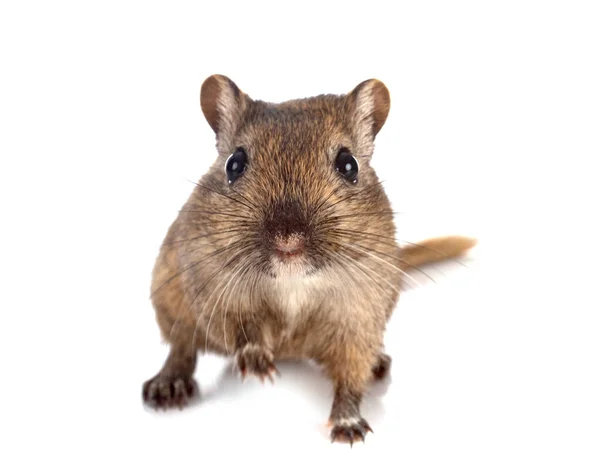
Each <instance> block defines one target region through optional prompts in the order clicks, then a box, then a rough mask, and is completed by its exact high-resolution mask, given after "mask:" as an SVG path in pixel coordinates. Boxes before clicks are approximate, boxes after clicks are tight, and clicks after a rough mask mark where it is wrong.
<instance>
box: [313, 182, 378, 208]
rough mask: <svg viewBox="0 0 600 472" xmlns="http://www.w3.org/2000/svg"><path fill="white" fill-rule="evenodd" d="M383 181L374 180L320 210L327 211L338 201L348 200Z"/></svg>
mask: <svg viewBox="0 0 600 472" xmlns="http://www.w3.org/2000/svg"><path fill="white" fill-rule="evenodd" d="M383 182H384V181H383V180H380V181H378V182H376V183H375V184H372V185H368V186H367V187H365V188H363V189H361V190H358V191H356V192H353V193H351V194H350V195H347V196H345V197H344V198H342V199H340V200H337V201H335V202H332V203H331V204H329V205H328V206H326V207H325V208H323V209H322V211H327V210H329V209H331V208H333V207H334V206H336V205H339V204H340V203H342V202H345V201H346V200H349V199H350V198H352V197H355V196H356V195H360V194H361V193H363V192H366V191H367V190H369V189H372V188H373V187H376V186H378V185H381V184H382V183H383Z"/></svg>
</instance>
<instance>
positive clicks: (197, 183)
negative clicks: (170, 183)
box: [188, 180, 254, 211]
mask: <svg viewBox="0 0 600 472" xmlns="http://www.w3.org/2000/svg"><path fill="white" fill-rule="evenodd" d="M188 182H190V183H192V184H194V185H196V186H197V187H200V188H203V189H205V190H208V191H209V192H213V193H216V194H217V195H221V196H222V197H225V198H227V199H229V200H231V201H233V202H236V203H238V204H240V205H243V206H245V207H246V208H248V209H250V210H252V211H254V208H252V207H251V206H249V205H248V204H246V203H244V202H241V201H239V200H238V199H236V198H233V197H231V196H229V195H225V194H224V193H221V192H219V191H218V190H215V189H214V188H210V187H208V186H206V185H202V184H201V183H199V182H194V181H193V180H188Z"/></svg>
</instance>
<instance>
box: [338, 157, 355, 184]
mask: <svg viewBox="0 0 600 472" xmlns="http://www.w3.org/2000/svg"><path fill="white" fill-rule="evenodd" d="M335 168H336V170H337V171H338V172H339V173H340V174H342V176H343V177H344V179H346V180H347V181H349V182H352V183H353V184H355V183H356V181H357V177H358V161H357V160H356V159H355V157H354V156H353V155H352V154H350V151H348V150H347V149H342V150H341V151H340V152H339V153H338V155H337V157H336V158H335Z"/></svg>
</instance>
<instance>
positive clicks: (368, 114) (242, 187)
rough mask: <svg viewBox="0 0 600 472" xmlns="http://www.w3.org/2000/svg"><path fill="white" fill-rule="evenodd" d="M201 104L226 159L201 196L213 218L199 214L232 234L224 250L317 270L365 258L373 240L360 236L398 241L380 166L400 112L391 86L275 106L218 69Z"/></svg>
mask: <svg viewBox="0 0 600 472" xmlns="http://www.w3.org/2000/svg"><path fill="white" fill-rule="evenodd" d="M200 103H201V107H202V111H203V113H204V116H205V117H206V120H207V121H208V123H209V125H210V126H211V128H212V129H213V130H214V132H215V133H216V140H217V150H218V153H219V156H218V158H217V160H216V162H215V164H214V165H213V166H212V167H211V169H210V171H209V172H208V173H207V175H205V176H204V178H203V179H202V180H201V181H200V183H199V184H198V185H199V186H198V188H197V192H196V193H197V198H195V199H194V204H195V205H196V207H200V206H201V207H202V208H203V209H206V210H210V213H211V214H209V215H206V214H204V215H197V216H195V217H196V218H204V219H205V221H206V224H207V225H210V227H211V228H212V229H215V230H218V231H223V234H224V237H223V242H222V244H223V247H225V245H226V244H229V245H230V248H233V249H234V250H236V251H237V252H236V253H237V256H238V257H241V258H244V260H246V261H248V264H249V265H250V264H251V265H252V267H253V268H256V269H257V270H260V271H261V272H262V273H264V274H267V275H269V276H271V277H281V276H285V275H296V276H300V275H308V274H311V273H314V272H316V271H318V270H320V269H322V268H325V267H332V266H340V265H342V266H343V265H344V264H345V260H346V258H348V257H350V258H354V259H356V258H360V257H361V250H360V249H359V247H358V246H357V245H356V244H357V242H360V243H361V245H362V246H371V245H372V243H371V242H369V240H368V237H361V236H360V233H364V234H367V233H368V234H375V235H380V236H384V237H393V235H394V231H395V228H394V224H393V219H392V214H391V211H390V206H389V202H388V200H387V198H386V195H385V193H384V191H383V189H382V187H381V185H380V182H379V180H378V178H377V176H376V174H375V171H374V170H373V169H372V168H371V166H370V162H371V156H372V154H373V149H374V140H375V137H376V135H377V133H379V131H380V130H381V128H382V126H383V125H384V123H385V120H386V118H387V116H388V112H389V108H390V97H389V93H388V90H387V88H386V87H385V85H384V84H383V83H382V82H380V81H378V80H376V79H371V80H366V81H364V82H362V83H360V84H359V85H358V86H356V87H355V88H354V90H352V91H351V92H350V93H348V94H346V95H320V96H317V97H312V98H306V99H300V100H291V101H287V102H283V103H279V104H272V103H266V102H263V101H258V100H252V99H251V98H250V97H249V96H248V95H246V94H245V93H243V92H242V91H241V90H240V89H239V88H238V87H237V86H236V84H235V83H233V82H232V81H231V80H230V79H229V78H227V77H225V76H222V75H213V76H211V77H209V78H208V79H206V81H205V82H204V83H203V85H202V89H201V93H200ZM232 239H233V242H232ZM233 249H232V250H233ZM357 249H358V250H357ZM232 254H234V252H232ZM346 262H347V261H346Z"/></svg>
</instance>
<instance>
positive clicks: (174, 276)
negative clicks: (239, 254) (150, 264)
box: [150, 239, 246, 298]
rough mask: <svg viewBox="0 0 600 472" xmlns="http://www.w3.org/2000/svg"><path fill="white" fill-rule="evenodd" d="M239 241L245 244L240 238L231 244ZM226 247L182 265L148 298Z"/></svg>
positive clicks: (226, 247) (223, 250)
mask: <svg viewBox="0 0 600 472" xmlns="http://www.w3.org/2000/svg"><path fill="white" fill-rule="evenodd" d="M239 243H242V244H245V243H246V242H245V241H244V240H241V239H239V240H237V241H235V242H234V243H233V245H236V244H239ZM228 248H229V245H227V246H225V247H222V248H219V249H217V250H215V251H213V252H211V253H210V254H208V255H207V256H205V257H202V258H200V259H198V260H197V261H195V262H192V263H191V264H188V265H187V266H185V267H184V268H183V269H182V270H180V271H179V272H177V273H176V274H175V275H173V276H172V277H169V278H168V279H167V280H166V281H165V282H163V283H162V284H161V285H160V286H159V287H158V288H157V289H155V290H154V291H153V292H152V293H151V294H150V298H152V297H153V296H154V295H155V294H156V293H157V292H158V291H159V290H160V289H162V288H163V287H165V286H166V285H167V284H169V283H171V282H172V281H173V280H175V278H177V277H179V276H180V275H181V274H183V273H185V272H187V271H188V270H190V269H191V268H193V267H195V266H197V265H198V264H200V263H201V262H204V261H205V260H207V259H210V258H211V257H214V256H216V255H218V254H221V253H223V252H225V251H226V250H227V249H228Z"/></svg>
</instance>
